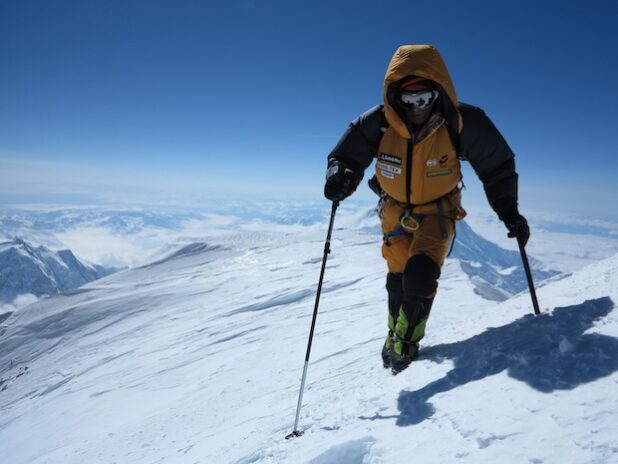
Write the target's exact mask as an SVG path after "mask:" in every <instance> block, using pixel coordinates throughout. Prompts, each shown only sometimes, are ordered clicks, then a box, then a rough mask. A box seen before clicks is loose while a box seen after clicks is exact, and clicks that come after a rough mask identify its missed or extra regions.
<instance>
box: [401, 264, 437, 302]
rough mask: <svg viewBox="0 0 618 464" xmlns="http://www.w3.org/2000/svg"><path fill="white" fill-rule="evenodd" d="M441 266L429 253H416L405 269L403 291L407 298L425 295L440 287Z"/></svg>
mask: <svg viewBox="0 0 618 464" xmlns="http://www.w3.org/2000/svg"><path fill="white" fill-rule="evenodd" d="M440 273H441V271H440V266H439V265H438V263H436V262H435V261H434V260H433V259H431V258H430V257H429V256H427V255H414V256H412V257H411V258H410V259H409V260H408V262H407V263H406V268H405V270H404V271H403V292H404V295H405V299H406V300H412V299H413V298H418V297H425V296H428V295H431V294H433V293H434V292H435V291H436V290H437V289H438V279H439V278H440Z"/></svg>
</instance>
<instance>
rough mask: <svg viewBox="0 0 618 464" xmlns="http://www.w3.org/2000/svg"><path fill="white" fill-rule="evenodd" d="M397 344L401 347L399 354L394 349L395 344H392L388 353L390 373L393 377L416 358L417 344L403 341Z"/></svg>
mask: <svg viewBox="0 0 618 464" xmlns="http://www.w3.org/2000/svg"><path fill="white" fill-rule="evenodd" d="M399 343H400V344H401V346H402V348H401V350H400V353H398V352H397V350H396V349H395V343H393V344H392V350H391V352H390V362H391V372H392V373H393V375H397V374H399V373H400V372H401V371H402V370H404V369H405V368H406V367H408V366H409V365H410V363H411V362H412V361H414V360H415V359H416V358H417V357H418V343H413V342H406V341H403V340H400V341H399Z"/></svg>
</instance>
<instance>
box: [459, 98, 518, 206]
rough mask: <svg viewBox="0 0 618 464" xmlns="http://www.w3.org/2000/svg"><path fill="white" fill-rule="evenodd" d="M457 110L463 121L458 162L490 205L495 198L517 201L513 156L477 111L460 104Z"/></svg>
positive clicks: (482, 112) (496, 130) (502, 138)
mask: <svg viewBox="0 0 618 464" xmlns="http://www.w3.org/2000/svg"><path fill="white" fill-rule="evenodd" d="M458 107H459V112H460V114H461V117H462V119H463V128H462V130H461V133H460V134H459V156H460V158H461V159H464V160H467V161H469V162H470V164H471V165H472V168H473V169H474V172H476V174H477V175H478V176H479V178H480V179H481V181H482V182H483V187H484V188H485V193H486V195H487V198H488V200H489V203H490V204H491V205H493V204H494V203H495V201H496V200H498V199H499V198H504V197H511V198H515V199H517V172H516V171H515V154H514V153H513V151H512V150H511V148H510V147H509V145H508V144H507V142H506V140H504V137H502V134H500V132H499V131H498V129H497V128H496V126H495V125H494V123H493V122H492V121H491V119H489V117H488V116H487V115H486V114H485V112H484V111H483V110H482V109H481V108H479V107H477V106H472V105H469V104H467V103H461V102H460V103H459V104H458Z"/></svg>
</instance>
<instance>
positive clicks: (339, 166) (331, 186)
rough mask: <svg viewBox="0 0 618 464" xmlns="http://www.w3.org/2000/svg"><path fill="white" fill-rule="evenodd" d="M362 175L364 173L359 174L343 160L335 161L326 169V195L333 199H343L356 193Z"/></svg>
mask: <svg viewBox="0 0 618 464" xmlns="http://www.w3.org/2000/svg"><path fill="white" fill-rule="evenodd" d="M362 177H363V176H362V173H361V174H360V175H359V174H358V173H356V172H354V171H353V170H352V169H350V168H349V167H348V166H346V165H345V164H344V163H342V162H341V161H333V162H331V163H330V166H329V168H328V170H327V171H326V185H324V196H325V197H326V198H328V199H329V200H331V201H342V200H344V199H346V198H347V197H349V196H350V195H352V194H353V193H354V191H355V190H356V187H357V186H358V183H359V182H360V180H361V179H362Z"/></svg>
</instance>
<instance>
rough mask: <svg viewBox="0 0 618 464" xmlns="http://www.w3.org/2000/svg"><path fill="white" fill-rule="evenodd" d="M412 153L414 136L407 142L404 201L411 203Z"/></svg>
mask: <svg viewBox="0 0 618 464" xmlns="http://www.w3.org/2000/svg"><path fill="white" fill-rule="evenodd" d="M413 151H414V136H413V135H412V136H411V137H410V139H409V140H408V150H407V157H406V199H407V201H408V203H412V154H413Z"/></svg>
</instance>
